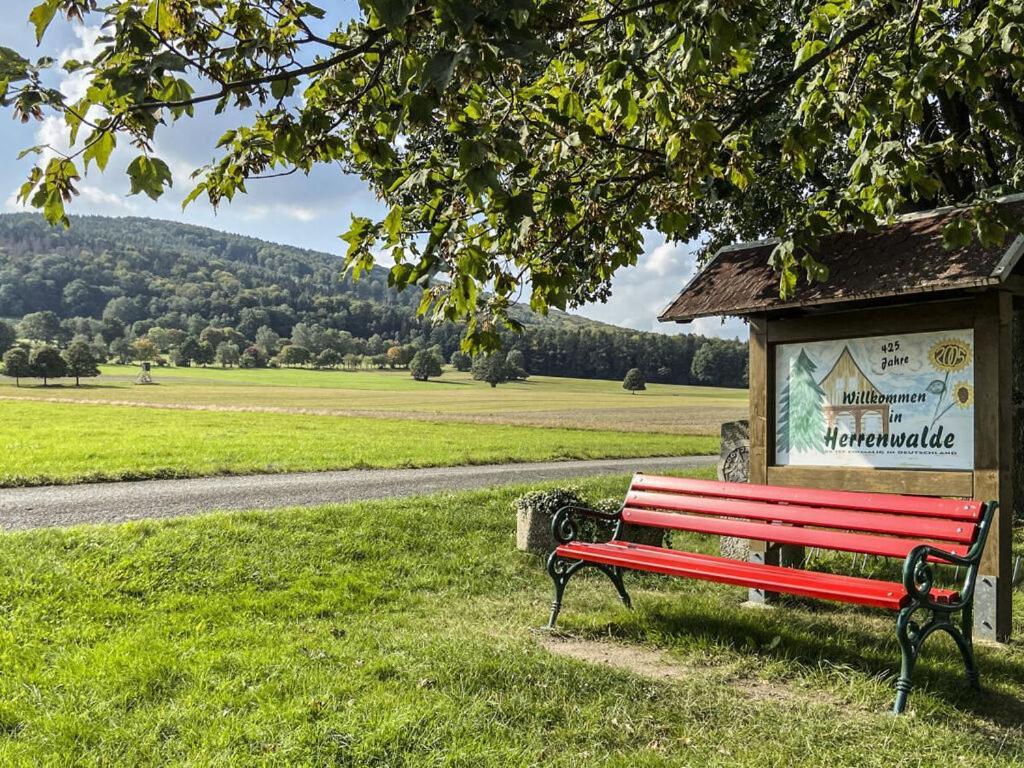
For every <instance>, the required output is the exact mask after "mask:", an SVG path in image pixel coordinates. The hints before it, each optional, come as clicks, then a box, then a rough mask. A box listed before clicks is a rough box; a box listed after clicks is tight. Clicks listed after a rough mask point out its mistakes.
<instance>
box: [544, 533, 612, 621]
mask: <svg viewBox="0 0 1024 768" xmlns="http://www.w3.org/2000/svg"><path fill="white" fill-rule="evenodd" d="M588 565H589V566H592V567H594V568H597V569H598V570H599V571H601V573H603V574H604V575H605V576H607V577H608V578H609V579H611V582H612V584H614V585H615V589H616V591H617V592H618V593H619V598H620V599H621V600H622V603H623V605H625V606H626V607H627V608H631V607H632V603H631V601H630V599H629V594H628V593H627V592H626V585H625V584H624V583H623V581H622V569H621V568H619V567H617V566H614V565H605V564H603V563H588V562H586V561H584V560H566V559H565V558H562V557H559V556H558V554H557V553H555V552H552V553H551V556H550V557H548V575H549V576H550V577H551V581H553V582H554V584H555V599H554V601H553V602H552V603H551V618H550V619H549V620H548V629H554V628H555V622H556V621H558V614H559V613H560V612H561V610H562V595H563V594H565V585H566V584H568V583H569V579H571V578H572V576H573V574H574V573H576V572H577V571H579V570H581V569H583V568H586V567H587V566H588Z"/></svg>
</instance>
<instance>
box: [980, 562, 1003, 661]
mask: <svg viewBox="0 0 1024 768" xmlns="http://www.w3.org/2000/svg"><path fill="white" fill-rule="evenodd" d="M999 586H1000V585H999V577H998V576H985V575H980V574H979V576H978V583H977V585H976V586H975V587H974V639H975V640H976V641H981V642H986V643H993V644H996V643H998V644H1003V643H1005V642H1006V639H1007V638H1005V637H1000V636H999V634H998V632H997V629H996V628H997V627H998V626H999V618H1000V617H999V615H998V611H999V599H998V595H999Z"/></svg>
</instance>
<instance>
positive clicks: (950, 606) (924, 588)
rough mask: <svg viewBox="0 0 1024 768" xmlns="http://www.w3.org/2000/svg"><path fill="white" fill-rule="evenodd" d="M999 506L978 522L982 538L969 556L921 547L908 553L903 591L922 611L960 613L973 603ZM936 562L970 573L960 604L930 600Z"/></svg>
mask: <svg viewBox="0 0 1024 768" xmlns="http://www.w3.org/2000/svg"><path fill="white" fill-rule="evenodd" d="M997 506H998V505H997V503H996V502H994V501H990V502H987V503H986V504H985V506H984V508H983V509H982V514H981V520H980V521H979V522H978V534H977V536H976V537H975V540H974V543H973V544H972V545H971V548H970V549H969V550H968V551H967V554H965V555H956V554H954V553H952V552H946V551H945V550H943V549H939V548H938V547H936V546H933V545H931V544H921V545H920V546H917V547H914V548H913V549H912V550H910V552H909V553H907V559H906V560H905V561H904V562H903V587H904V589H906V590H907V594H908V595H910V597H911V598H912V599H913V600H914V601H916V602H917V603H918V604H919V605H920V606H921V607H922V608H930V609H933V610H934V609H936V608H938V609H942V610H958V609H960V608H963V607H964V606H965V605H967V604H968V603H969V602H970V601H971V600H972V599H973V597H974V583H975V581H977V578H978V566H979V565H980V563H981V553H982V550H984V549H985V540H986V539H987V538H988V529H989V527H990V525H991V524H992V517H993V515H994V514H995V510H996V507H997ZM934 561H938V562H939V564H942V565H957V566H962V567H965V568H966V569H967V574H966V576H965V577H964V584H963V587H962V588H961V590H960V595H959V598H958V599H957V600H955V601H952V602H949V603H941V604H940V603H936V602H935V601H934V600H932V599H931V597H930V596H929V592H931V589H932V583H933V581H934V574H933V573H932V567H931V563H932V562H934Z"/></svg>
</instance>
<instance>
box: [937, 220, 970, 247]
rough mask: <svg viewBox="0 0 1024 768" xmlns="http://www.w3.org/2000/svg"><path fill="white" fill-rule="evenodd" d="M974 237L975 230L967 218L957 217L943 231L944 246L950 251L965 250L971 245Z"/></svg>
mask: <svg viewBox="0 0 1024 768" xmlns="http://www.w3.org/2000/svg"><path fill="white" fill-rule="evenodd" d="M973 237H974V233H973V228H972V227H971V222H970V219H968V218H967V217H966V216H957V217H956V218H955V219H953V221H951V222H949V224H947V225H946V226H945V227H944V228H943V230H942V244H943V245H944V246H946V248H948V249H953V248H964V247H966V246H968V245H970V244H971V240H972V239H973Z"/></svg>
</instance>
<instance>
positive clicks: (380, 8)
mask: <svg viewBox="0 0 1024 768" xmlns="http://www.w3.org/2000/svg"><path fill="white" fill-rule="evenodd" d="M367 1H368V3H369V5H370V7H371V8H372V9H373V12H374V13H375V14H377V18H378V19H380V21H381V23H382V24H383V25H384V26H385V27H387V28H388V29H391V30H394V29H398V28H399V27H401V26H402V24H403V23H404V22H405V18H406V17H407V16H408V15H409V14H410V13H412V9H413V6H414V5H416V2H415V0H367Z"/></svg>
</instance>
